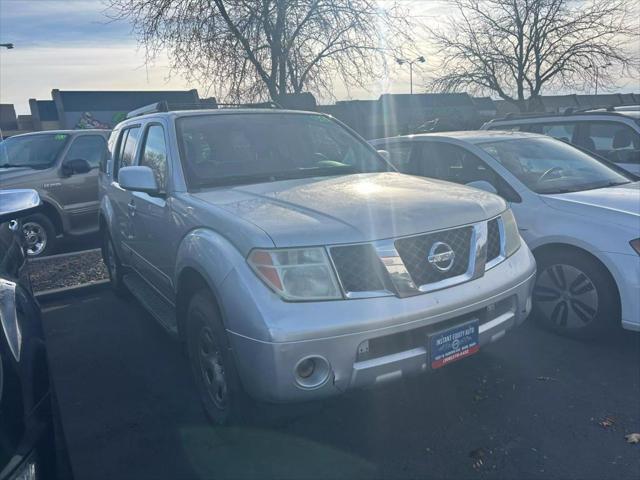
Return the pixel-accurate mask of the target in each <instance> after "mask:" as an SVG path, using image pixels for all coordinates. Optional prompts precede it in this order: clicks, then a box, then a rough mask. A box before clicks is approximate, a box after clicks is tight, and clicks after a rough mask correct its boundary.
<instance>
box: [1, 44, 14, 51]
mask: <svg viewBox="0 0 640 480" xmlns="http://www.w3.org/2000/svg"><path fill="white" fill-rule="evenodd" d="M0 47H4V48H6V49H7V50H11V49H12V48H13V43H0Z"/></svg>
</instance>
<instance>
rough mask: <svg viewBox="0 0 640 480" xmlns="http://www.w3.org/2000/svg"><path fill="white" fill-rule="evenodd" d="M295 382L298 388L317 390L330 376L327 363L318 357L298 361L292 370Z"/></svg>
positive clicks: (329, 368) (329, 367)
mask: <svg viewBox="0 0 640 480" xmlns="http://www.w3.org/2000/svg"><path fill="white" fill-rule="evenodd" d="M293 371H294V374H295V380H296V383H297V384H298V386H300V387H302V388H305V389H313V388H319V387H321V386H322V385H324V384H325V383H326V382H327V380H328V379H329V377H330V376H331V366H330V365H329V362H328V361H327V360H326V359H324V358H323V357H320V356H313V357H305V358H302V359H300V361H298V363H297V364H296V366H295V368H294V370H293Z"/></svg>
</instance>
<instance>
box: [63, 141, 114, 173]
mask: <svg viewBox="0 0 640 480" xmlns="http://www.w3.org/2000/svg"><path fill="white" fill-rule="evenodd" d="M106 156H107V142H106V141H105V139H104V137H102V136H100V135H82V136H80V137H77V138H76V139H75V140H74V141H73V143H72V144H71V147H70V148H69V151H68V152H67V156H66V159H67V160H75V159H77V158H81V159H83V160H86V161H87V162H89V165H91V168H97V167H98V166H99V165H100V163H102V162H103V161H104V159H105V158H106Z"/></svg>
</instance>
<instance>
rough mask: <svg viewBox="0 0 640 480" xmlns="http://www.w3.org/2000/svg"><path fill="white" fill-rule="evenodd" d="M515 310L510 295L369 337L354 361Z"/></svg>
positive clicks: (412, 345) (399, 349) (420, 344)
mask: <svg viewBox="0 0 640 480" xmlns="http://www.w3.org/2000/svg"><path fill="white" fill-rule="evenodd" d="M515 310H516V297H515V296H511V297H508V298H504V299H502V300H500V301H498V302H496V303H494V304H493V305H491V306H490V307H483V308H480V309H478V310H475V311H473V312H471V313H467V314H465V315H461V316H458V317H454V318H450V319H449V320H445V321H443V322H439V323H436V324H433V325H429V326H425V327H419V328H414V329H413V330H407V331H404V332H398V333H393V334H391V335H385V336H382V337H375V338H370V339H368V340H366V341H365V342H363V344H361V345H360V348H358V351H357V353H356V361H357V362H362V361H364V360H371V359H374V358H380V357H384V356H387V355H393V354H394V353H400V352H405V351H407V350H411V349H413V348H419V347H426V346H427V345H428V339H429V335H432V334H434V333H436V332H441V331H442V330H446V329H448V328H451V327H455V326H456V325H460V324H462V323H464V322H467V321H469V320H474V319H478V321H479V324H480V325H483V324H485V323H487V322H490V321H491V320H493V319H494V318H497V317H499V316H500V315H502V314H504V313H507V312H515ZM365 345H366V347H365Z"/></svg>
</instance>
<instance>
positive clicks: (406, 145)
mask: <svg viewBox="0 0 640 480" xmlns="http://www.w3.org/2000/svg"><path fill="white" fill-rule="evenodd" d="M376 148H377V149H378V150H386V151H387V152H389V161H390V162H391V164H392V165H393V166H394V167H396V168H397V169H398V171H400V172H403V173H414V168H415V167H414V166H413V164H412V162H411V152H412V150H413V144H412V143H411V142H393V143H386V144H381V145H378V146H376Z"/></svg>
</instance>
